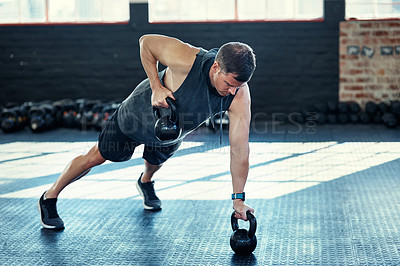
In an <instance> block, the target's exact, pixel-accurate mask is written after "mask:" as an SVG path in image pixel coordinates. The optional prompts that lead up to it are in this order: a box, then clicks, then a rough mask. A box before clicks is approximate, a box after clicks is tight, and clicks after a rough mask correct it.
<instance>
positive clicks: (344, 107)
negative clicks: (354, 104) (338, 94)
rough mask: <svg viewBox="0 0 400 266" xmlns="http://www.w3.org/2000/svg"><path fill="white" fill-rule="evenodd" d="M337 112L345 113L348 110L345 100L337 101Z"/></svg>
mask: <svg viewBox="0 0 400 266" xmlns="http://www.w3.org/2000/svg"><path fill="white" fill-rule="evenodd" d="M338 110H339V113H347V112H348V111H349V105H348V104H347V103H345V102H340V103H338Z"/></svg>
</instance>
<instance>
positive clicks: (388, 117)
mask: <svg viewBox="0 0 400 266" xmlns="http://www.w3.org/2000/svg"><path fill="white" fill-rule="evenodd" d="M382 121H383V123H384V124H385V125H386V126H387V127H389V128H394V127H396V125H397V123H398V121H397V118H396V116H395V115H394V114H392V113H384V114H383V116H382Z"/></svg>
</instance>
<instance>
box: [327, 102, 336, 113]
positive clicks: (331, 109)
mask: <svg viewBox="0 0 400 266" xmlns="http://www.w3.org/2000/svg"><path fill="white" fill-rule="evenodd" d="M337 110H338V103H337V102H336V101H329V102H328V112H331V113H336V112H337Z"/></svg>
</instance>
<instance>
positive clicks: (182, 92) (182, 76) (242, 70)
mask: <svg viewBox="0 0 400 266" xmlns="http://www.w3.org/2000/svg"><path fill="white" fill-rule="evenodd" d="M139 45H140V57H141V61H142V65H143V68H144V70H145V72H146V74H147V77H148V79H146V80H144V81H142V82H141V83H140V84H139V85H138V86H137V87H136V88H135V90H134V91H133V92H132V93H131V95H130V96H129V97H128V98H127V99H126V100H125V101H124V102H123V103H122V104H121V106H120V108H119V109H118V110H117V111H116V112H115V113H114V115H113V116H112V118H111V119H110V120H109V121H108V123H107V125H106V127H105V128H104V130H103V131H102V132H101V133H100V136H99V141H98V143H97V144H96V145H95V146H94V147H92V148H91V150H90V151H89V152H88V153H87V154H85V155H81V156H78V157H76V158H75V159H73V160H72V161H71V162H70V163H69V164H68V165H67V167H66V168H65V169H64V171H63V172H62V173H61V175H60V176H59V178H58V179H57V180H56V182H55V183H54V184H53V186H52V187H51V188H50V189H49V190H47V191H46V192H44V193H43V195H42V196H41V197H40V199H39V201H38V208H39V211H40V214H41V223H42V225H43V226H44V227H45V228H49V229H62V228H64V223H63V221H62V220H61V218H60V217H59V215H58V213H57V207H56V203H57V197H58V195H59V194H60V192H61V191H62V190H63V189H64V188H65V187H66V186H67V185H69V184H71V183H72V182H74V181H76V180H78V179H79V178H81V177H82V176H84V175H85V174H87V173H88V172H89V171H90V169H91V168H92V167H94V166H97V165H100V164H102V163H104V162H105V161H106V160H110V161H113V162H121V161H126V160H129V159H130V158H131V156H132V154H133V151H134V149H135V147H137V146H138V145H140V144H144V152H143V159H144V165H145V167H144V172H143V173H142V174H141V175H140V177H139V179H138V180H137V183H136V187H137V189H138V191H139V193H140V194H141V195H142V196H143V199H144V200H143V205H144V208H145V209H148V210H159V209H161V201H160V200H159V198H158V197H157V196H156V194H155V191H154V181H152V178H153V175H154V173H155V172H156V171H157V170H158V169H160V167H161V166H162V164H163V163H164V162H165V161H166V160H167V159H168V158H170V157H171V156H172V155H173V154H174V152H175V151H176V150H177V149H178V148H179V146H180V144H181V143H182V141H183V138H184V137H185V136H186V135H187V134H189V133H190V132H192V131H193V130H195V129H196V128H197V127H199V126H200V125H201V124H202V123H203V122H204V121H206V120H207V119H208V118H210V117H212V116H214V115H215V114H217V113H221V112H222V111H226V110H227V111H228V112H229V120H230V125H229V143H230V159H231V162H230V172H231V176H232V188H233V194H232V199H233V208H234V210H235V211H236V217H237V218H238V219H244V220H247V217H246V211H248V210H250V211H251V212H254V209H252V208H251V207H249V206H247V205H246V204H245V203H244V198H243V199H242V197H244V193H243V192H244V187H245V183H246V180H247V175H248V171H249V143H248V142H249V125H250V116H251V114H250V92H249V87H248V85H247V82H248V81H249V80H250V78H251V77H252V75H253V72H254V70H255V66H256V63H255V55H254V53H253V50H252V49H251V48H250V47H249V46H248V45H246V44H243V43H238V42H231V43H227V44H224V45H223V46H221V48H219V49H212V50H210V51H206V50H204V49H202V48H197V47H194V46H192V45H190V44H187V43H183V42H181V41H180V40H178V39H175V38H171V37H167V36H161V35H144V36H142V37H141V38H140V41H139ZM159 62H160V63H162V64H163V65H165V66H167V68H166V69H164V70H163V71H161V72H158V63H159ZM167 97H170V98H172V99H174V100H175V101H176V105H177V110H178V115H179V125H180V128H182V134H181V135H180V136H179V137H178V138H177V139H173V140H167V141H160V140H159V139H157V138H156V136H155V133H154V124H155V118H154V115H153V107H156V108H160V109H161V110H167V109H165V108H168V107H169V105H168V104H167V102H166V99H167ZM199 163H200V162H199Z"/></svg>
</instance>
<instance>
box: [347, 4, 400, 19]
mask: <svg viewBox="0 0 400 266" xmlns="http://www.w3.org/2000/svg"><path fill="white" fill-rule="evenodd" d="M346 19H400V0H347V1H346Z"/></svg>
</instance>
